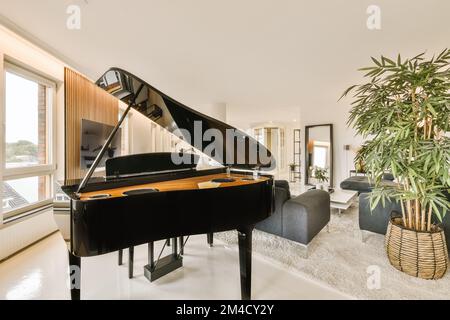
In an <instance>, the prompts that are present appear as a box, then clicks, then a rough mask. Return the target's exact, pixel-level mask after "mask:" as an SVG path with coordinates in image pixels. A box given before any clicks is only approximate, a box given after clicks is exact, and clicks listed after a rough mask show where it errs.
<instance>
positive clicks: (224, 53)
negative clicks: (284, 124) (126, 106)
mask: <svg viewBox="0 0 450 320" xmlns="http://www.w3.org/2000/svg"><path fill="white" fill-rule="evenodd" d="M69 4H77V5H79V6H80V7H81V19H82V20H81V30H76V31H73V30H72V31H71V30H68V29H67V28H66V19H67V17H68V15H67V14H66V8H67V6H68V5H69ZM370 4H377V5H379V6H380V7H381V14H382V29H381V30H379V31H370V30H368V29H367V27H366V19H367V17H368V15H367V14H366V9H367V7H368V5H370ZM0 15H2V16H3V21H6V20H9V21H10V22H13V23H14V24H15V25H16V26H17V27H18V29H23V30H24V33H27V34H28V35H29V36H33V37H36V38H37V39H39V41H40V42H41V44H45V45H46V46H47V47H48V48H52V49H53V52H57V53H58V55H59V56H60V57H64V59H66V61H70V62H71V63H73V65H74V66H75V67H77V68H79V69H80V71H82V72H84V73H85V74H86V75H87V76H89V77H90V78H92V79H97V78H98V77H99V76H100V75H101V74H102V73H103V72H104V71H105V70H106V69H108V68H109V67H111V66H117V67H122V68H124V69H127V70H129V71H131V72H132V73H135V74H136V75H138V76H140V77H142V78H143V79H145V80H146V81H148V82H149V83H150V84H152V85H154V86H155V87H157V88H159V89H160V90H162V91H163V92H165V93H167V94H168V95H170V96H172V97H174V98H176V99H178V100H180V101H182V102H185V103H187V104H196V103H209V102H226V103H227V104H229V105H239V106H248V107H249V108H253V110H256V112H257V109H255V106H261V105H264V106H271V107H273V108H274V110H275V111H276V112H278V111H279V112H280V113H283V109H286V110H288V109H292V108H293V107H302V108H311V109H316V110H317V109H319V110H320V108H323V110H327V108H329V106H333V107H334V106H335V105H336V100H337V98H338V97H339V95H340V93H341V92H342V91H343V90H344V89H345V88H346V87H347V86H349V85H350V84H352V83H353V82H355V81H358V79H359V74H358V73H357V72H356V69H357V68H358V67H361V66H364V65H366V64H368V63H369V62H370V58H369V57H370V56H371V55H379V54H385V55H395V54H396V53H397V52H401V53H403V54H404V55H406V56H407V55H415V54H417V53H419V52H421V51H423V50H428V51H429V52H436V51H439V50H442V49H443V48H445V47H447V46H448V45H449V43H448V39H449V34H450V23H449V21H450V1H448V0H427V1H424V0H421V1H411V0H328V1H325V0H315V1H311V0H292V1H287V0H283V1H280V0H246V1H242V0H240V1H238V0H226V1H225V0H222V1H220V0H189V1H187V0H145V1H144V0H141V1H139V0H71V1H67V0H39V1H30V0H0ZM193 107H195V105H193ZM254 112H255V111H254ZM289 117H291V115H290V114H289Z"/></svg>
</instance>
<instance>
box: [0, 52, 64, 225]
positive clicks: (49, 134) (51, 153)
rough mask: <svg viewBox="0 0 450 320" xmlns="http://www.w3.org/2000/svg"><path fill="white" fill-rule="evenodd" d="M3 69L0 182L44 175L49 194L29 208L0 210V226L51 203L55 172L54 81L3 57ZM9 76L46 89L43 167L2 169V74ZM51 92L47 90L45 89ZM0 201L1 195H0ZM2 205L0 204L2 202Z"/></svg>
mask: <svg viewBox="0 0 450 320" xmlns="http://www.w3.org/2000/svg"><path fill="white" fill-rule="evenodd" d="M1 62H2V63H3V66H2V68H1V69H0V70H1V72H2V75H1V76H2V78H3V81H2V82H0V84H1V86H2V88H1V89H0V90H1V92H3V93H4V94H3V98H2V100H3V101H2V102H1V103H0V106H1V107H0V119H1V131H2V137H3V138H1V139H0V148H1V150H0V160H1V168H0V173H1V174H0V182H2V184H3V182H6V181H9V180H16V179H22V178H29V177H39V176H48V177H49V184H50V186H49V187H50V195H49V198H48V199H45V200H41V201H37V202H33V203H31V204H29V205H25V206H22V207H18V208H16V209H12V210H10V211H8V212H2V208H0V225H1V224H2V222H3V223H5V222H7V220H9V219H11V218H13V217H15V216H17V215H22V214H24V213H26V212H27V211H32V210H36V209H38V208H40V207H44V206H47V205H49V204H51V203H52V202H53V194H54V187H53V182H54V174H55V172H56V101H57V100H56V94H57V88H58V84H57V83H56V82H55V81H52V80H50V79H48V78H46V77H44V76H42V75H41V74H39V72H36V71H32V68H29V67H27V66H22V65H17V64H15V63H13V62H11V61H9V60H8V59H5V58H3V59H2V61H1ZM7 72H8V73H12V74H14V75H17V76H19V77H22V78H24V79H27V80H30V81H34V82H37V83H39V84H42V85H45V86H46V87H47V92H46V94H47V97H46V101H47V105H46V109H47V112H46V148H47V163H46V164H36V165H31V166H26V167H18V168H6V161H5V147H6V141H5V137H6V125H7V124H6V117H5V115H6V73H7ZM48 89H51V90H48ZM0 198H1V195H0ZM2 203H3V201H2Z"/></svg>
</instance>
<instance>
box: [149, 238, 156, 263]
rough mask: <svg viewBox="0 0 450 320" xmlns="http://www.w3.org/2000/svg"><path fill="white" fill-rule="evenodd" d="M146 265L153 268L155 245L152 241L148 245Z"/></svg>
mask: <svg viewBox="0 0 450 320" xmlns="http://www.w3.org/2000/svg"><path fill="white" fill-rule="evenodd" d="M148 265H149V266H150V268H153V267H154V266H155V243H154V242H153V241H152V242H149V243H148Z"/></svg>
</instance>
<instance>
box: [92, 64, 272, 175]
mask: <svg viewBox="0 0 450 320" xmlns="http://www.w3.org/2000/svg"><path fill="white" fill-rule="evenodd" d="M96 84H97V85H98V86H99V87H101V88H102V89H104V90H106V91H107V92H109V93H110V94H112V95H114V96H115V97H117V98H118V99H120V100H121V101H123V102H124V103H126V104H128V105H129V104H133V105H132V108H134V109H136V110H137V111H139V112H140V113H142V114H143V115H145V116H146V117H148V118H149V119H151V120H153V121H154V122H156V123H157V124H158V125H160V126H162V127H163V128H165V129H167V130H168V131H170V132H172V133H174V134H175V135H177V136H178V137H179V138H181V139H183V140H184V141H186V142H187V143H189V144H190V145H192V146H193V147H194V148H196V149H198V150H199V151H201V152H203V153H205V154H206V155H208V156H210V157H211V158H213V159H214V160H216V161H217V162H219V163H221V164H223V165H225V166H230V167H234V168H239V169H255V168H260V169H265V170H272V169H274V168H275V159H274V158H273V157H272V155H271V153H270V151H269V150H267V149H266V147H265V146H263V145H262V144H260V143H259V142H258V141H256V140H255V139H253V138H252V137H250V136H248V135H247V134H245V133H244V132H242V131H240V130H238V129H236V128H234V127H232V126H230V125H228V124H226V123H223V122H221V121H219V120H216V119H214V118H211V117H209V116H207V115H204V114H202V113H200V112H198V111H195V110H193V109H191V108H189V107H187V106H185V105H184V104H182V103H179V102H177V101H175V100H174V99H172V98H170V97H168V96H167V95H165V94H164V93H162V92H160V91H158V90H157V89H155V88H153V87H152V86H151V85H149V84H147V83H146V82H145V81H143V80H141V79H139V78H138V77H136V76H135V75H133V74H131V73H129V72H127V71H125V70H122V69H119V68H111V69H109V70H108V71H107V72H106V73H105V74H104V75H103V76H102V77H101V78H100V79H99V80H98V81H97V83H96ZM136 94H137V96H136ZM133 102H134V103H133Z"/></svg>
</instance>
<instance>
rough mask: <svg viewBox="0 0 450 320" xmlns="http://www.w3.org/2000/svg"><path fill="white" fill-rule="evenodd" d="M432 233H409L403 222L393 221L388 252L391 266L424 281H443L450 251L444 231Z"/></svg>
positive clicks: (392, 219)
mask: <svg viewBox="0 0 450 320" xmlns="http://www.w3.org/2000/svg"><path fill="white" fill-rule="evenodd" d="M432 229H433V230H431V231H416V230H411V229H407V228H405V227H404V226H403V224H402V219H401V218H398V217H393V218H391V219H390V221H389V224H388V228H387V232H386V237H385V248H386V252H387V255H388V258H389V262H390V263H391V265H392V266H394V267H395V268H396V269H397V270H400V271H402V272H404V273H406V274H408V275H411V276H413V277H418V278H422V279H440V278H442V277H443V276H444V275H445V273H446V271H447V267H448V251H447V245H446V242H445V235H444V231H443V230H442V228H440V227H439V226H436V225H434V226H433V228H432Z"/></svg>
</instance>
